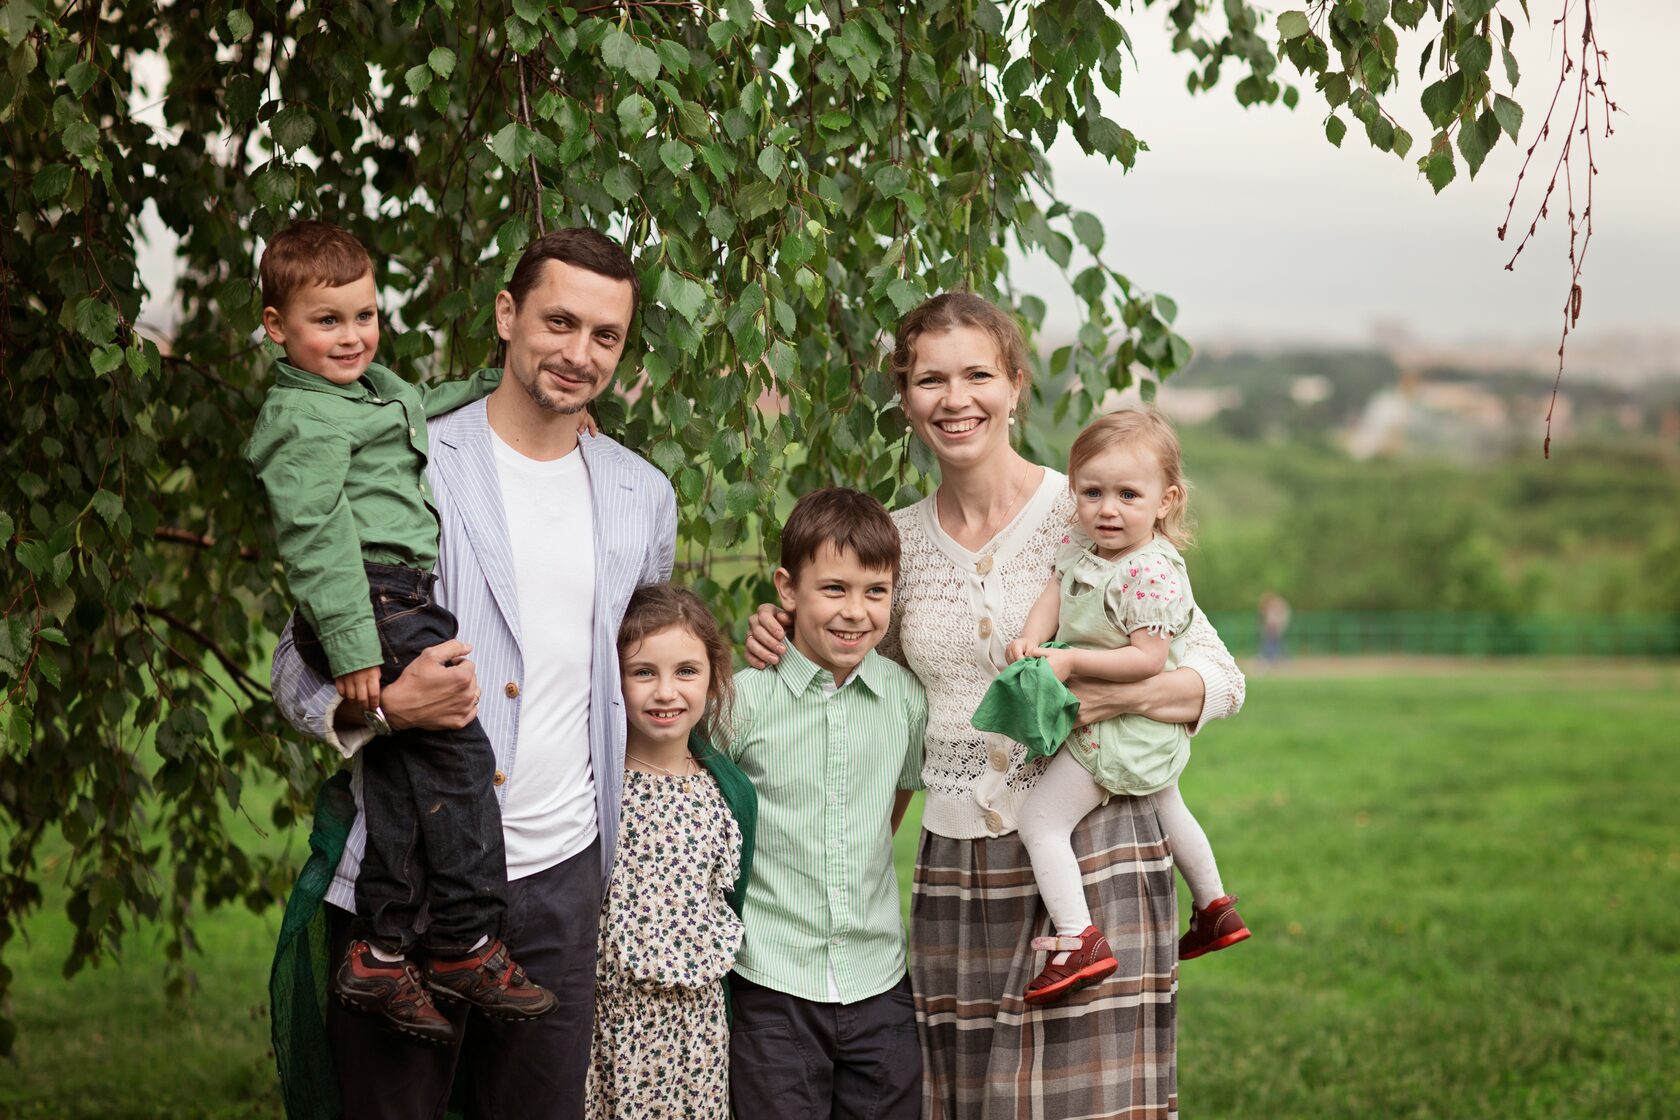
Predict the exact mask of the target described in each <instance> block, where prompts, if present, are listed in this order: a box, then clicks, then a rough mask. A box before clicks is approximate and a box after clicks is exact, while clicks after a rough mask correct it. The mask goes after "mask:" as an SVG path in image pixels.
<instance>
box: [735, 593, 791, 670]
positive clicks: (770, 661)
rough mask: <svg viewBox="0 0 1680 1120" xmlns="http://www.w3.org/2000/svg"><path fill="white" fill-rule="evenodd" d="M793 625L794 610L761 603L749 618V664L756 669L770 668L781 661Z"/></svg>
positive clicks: (747, 651) (747, 650)
mask: <svg viewBox="0 0 1680 1120" xmlns="http://www.w3.org/2000/svg"><path fill="white" fill-rule="evenodd" d="M792 625H793V612H792V611H784V610H782V609H781V608H780V607H776V606H773V605H771V604H770V603H760V604H759V605H758V609H757V610H756V611H754V612H753V613H752V614H751V615H750V616H748V618H747V649H746V653H747V664H748V665H751V666H752V667H753V668H754V669H769V668H772V667H773V666H775V665H776V664H777V663H778V662H780V661H781V659H782V654H784V653H786V652H787V645H786V644H785V643H786V641H787V632H788V627H790V626H792Z"/></svg>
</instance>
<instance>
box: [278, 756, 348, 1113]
mask: <svg viewBox="0 0 1680 1120" xmlns="http://www.w3.org/2000/svg"><path fill="white" fill-rule="evenodd" d="M355 819H356V801H355V798H354V797H353V796H352V795H351V793H350V771H348V770H340V771H339V772H338V773H336V774H334V775H333V776H332V777H330V778H328V779H327V780H326V781H325V782H324V783H322V785H321V790H320V792H319V793H317V794H316V795H315V826H314V828H312V829H311V830H310V832H309V858H308V860H306V861H305V862H304V865H303V870H302V871H301V872H299V874H298V878H297V884H296V885H295V886H293V887H292V894H291V897H290V898H288V899H287V900H286V915H285V917H284V918H282V919H281V920H280V941H279V944H278V945H277V946H276V947H275V950H274V967H273V968H272V969H270V971H269V975H268V998H269V1004H270V1012H271V1013H270V1016H269V1029H270V1031H271V1037H272V1038H273V1041H274V1064H275V1065H276V1066H277V1067H278V1068H279V1070H280V1097H281V1100H282V1101H283V1102H284V1104H285V1108H286V1116H287V1117H288V1120H337V1118H338V1117H339V1116H341V1115H343V1109H342V1107H341V1106H340V1104H339V1099H338V1078H337V1076H336V1074H335V1073H334V1072H333V1057H332V1051H331V1050H330V1049H329V1048H328V1043H327V999H328V998H329V997H328V995H327V982H328V980H329V979H330V978H331V975H332V965H333V962H332V960H331V959H330V957H329V947H328V944H327V913H326V906H325V902H326V897H327V887H328V886H329V885H330V884H331V883H332V878H333V870H334V869H335V868H337V867H338V861H339V857H341V856H342V855H343V854H344V841H345V838H346V837H348V836H349V835H350V825H351V823H352V822H354V821H355Z"/></svg>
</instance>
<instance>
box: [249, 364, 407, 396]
mask: <svg viewBox="0 0 1680 1120" xmlns="http://www.w3.org/2000/svg"><path fill="white" fill-rule="evenodd" d="M382 376H387V377H388V376H395V375H394V374H392V373H391V372H390V371H389V370H387V369H386V368H385V367H384V366H381V365H377V364H374V365H370V366H368V368H367V370H366V372H364V373H363V374H362V376H361V377H359V378H357V379H356V380H355V381H353V382H351V383H350V384H349V385H335V384H334V383H332V382H331V381H328V380H327V379H326V378H324V377H322V376H321V375H319V374H315V373H308V372H306V371H304V370H301V369H298V368H297V367H296V366H294V365H292V364H291V363H290V362H286V361H276V362H275V363H274V384H275V385H276V386H283V387H285V388H287V389H310V390H313V391H315V392H317V393H330V394H331V395H333V396H335V397H343V398H344V399H345V400H352V401H360V400H366V399H368V398H369V397H374V396H378V395H380V393H381V392H382V390H381V389H380V387H379V381H380V378H381V377H382ZM386 396H389V394H386Z"/></svg>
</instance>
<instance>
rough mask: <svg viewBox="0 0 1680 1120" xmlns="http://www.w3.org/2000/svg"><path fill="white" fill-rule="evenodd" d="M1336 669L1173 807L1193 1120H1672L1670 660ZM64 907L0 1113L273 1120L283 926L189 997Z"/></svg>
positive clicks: (36, 969)
mask: <svg viewBox="0 0 1680 1120" xmlns="http://www.w3.org/2000/svg"><path fill="white" fill-rule="evenodd" d="M1329 668H1330V667H1308V666H1298V667H1295V668H1294V669H1291V670H1289V671H1286V672H1284V673H1280V674H1276V675H1271V676H1264V677H1258V676H1257V677H1255V678H1253V679H1252V680H1251V683H1250V690H1249V700H1248V707H1247V709H1246V710H1245V711H1244V713H1243V715H1242V717H1241V718H1240V719H1238V720H1236V721H1234V722H1232V723H1231V724H1229V725H1227V726H1224V727H1215V728H1214V729H1213V730H1212V731H1210V732H1209V734H1208V735H1206V736H1204V737H1203V738H1201V739H1199V740H1198V741H1197V744H1196V751H1197V753H1196V757H1195V760H1194V762H1193V764H1192V765H1191V767H1190V769H1189V771H1188V773H1187V775H1186V779H1185V782H1184V789H1185V794H1186V797H1187V798H1188V800H1189V801H1190V804H1191V806H1192V808H1193V809H1195V811H1196V812H1197V814H1198V815H1199V816H1200V818H1201V819H1202V822H1203V824H1204V825H1205V827H1206V828H1207V830H1208V833H1209V835H1210V837H1211V838H1212V840H1213V842H1214V846H1215V849H1216V851H1217V852H1218V854H1219V858H1220V864H1221V869H1222V871H1223V872H1224V875H1225V880H1226V883H1227V885H1228V887H1230V889H1232V890H1233V891H1236V892H1237V893H1240V894H1241V895H1242V898H1243V914H1244V916H1245V917H1246V918H1247V919H1248V921H1249V923H1250V924H1251V925H1253V926H1254V927H1255V929H1256V936H1255V938H1254V939H1253V940H1251V941H1249V942H1247V943H1246V944H1244V945H1241V946H1239V947H1237V948H1234V949H1233V950H1231V951H1229V952H1226V953H1220V954H1216V955H1214V956H1211V957H1207V958H1203V959H1201V960H1197V961H1193V962H1190V963H1189V964H1187V965H1186V966H1185V967H1184V969H1183V972H1182V974H1181V977H1180V1027H1179V1053H1180V1068H1179V1091H1180V1098H1181V1102H1182V1110H1183V1114H1184V1115H1185V1116H1186V1117H1260V1118H1270V1117H1477V1118H1481V1117H1500V1118H1505V1117H1513V1118H1530V1117H1531V1118H1535V1120H1539V1118H1545V1120H1556V1118H1573V1117H1599V1116H1616V1117H1620V1118H1626V1117H1658V1116H1672V1115H1674V1114H1675V1109H1676V1107H1677V1106H1676V1104H1675V1102H1676V1101H1677V1100H1680V1062H1676V1061H1675V1059H1674V1055H1675V1054H1676V1053H1680V999H1677V996H1680V829H1677V827H1676V825H1677V823H1680V816H1677V811H1676V809H1675V806H1676V804H1680V731H1677V728H1680V665H1674V664H1665V665H1655V666H1654V665H1648V664H1647V665H1624V666H1615V665H1607V664H1604V663H1596V664H1590V665H1560V664H1549V665H1548V664H1534V663H1511V664H1492V665H1470V664H1451V663H1448V664H1440V663H1429V664H1411V663H1406V662H1385V663H1382V664H1381V665H1370V666H1366V669H1367V670H1368V671H1366V672H1363V673H1361V672H1352V673H1350V672H1347V671H1346V669H1345V667H1335V671H1321V670H1326V669H1329ZM913 836H914V832H913V830H909V829H907V830H906V831H905V834H904V835H903V836H902V837H901V842H900V845H899V847H900V852H899V855H900V868H901V874H902V876H903V881H904V882H905V884H906V886H907V885H908V882H909V874H908V866H909V861H910V860H911V859H912V858H913V851H912V848H913ZM294 843H295V841H294ZM60 909H61V907H60V904H59V901H58V900H54V901H53V902H52V903H51V904H50V905H49V909H48V911H47V912H45V913H43V914H41V915H40V916H38V917H37V918H36V919H35V920H33V921H32V922H31V924H30V927H29V940H28V942H27V943H24V944H19V945H14V946H13V947H12V948H11V950H10V952H9V954H8V958H9V959H8V963H9V964H10V966H11V967H12V968H13V969H14V971H15V972H16V973H17V984H16V997H15V1004H14V1012H15V1014H16V1016H17V1018H18V1020H19V1025H20V1028H21V1037H20V1038H19V1041H18V1048H17V1050H18V1057H17V1061H16V1062H15V1063H13V1064H6V1065H0V1117H78V1118H79V1117H88V1118H93V1117H100V1118H111V1120H115V1118H122V1117H154V1116H155V1117H169V1118H171V1120H187V1118H196V1117H269V1116H277V1115H279V1112H278V1109H277V1108H276V1106H275V1103H274V1096H275V1087H274V1074H273V1071H272V1067H271V1064H270V1059H269V1055H268V1049H267V1031H268V1023H267V1018H266V1013H265V1010H264V998H265V997H264V985H265V983H266V976H267V961H268V953H269V949H270V947H271V945H272V941H273V936H274V931H275V928H276V925H277V923H278V915H277V914H266V915H251V914H247V913H240V912H223V913H218V914H213V915H209V916H207V917H206V918H205V919H204V921H203V923H202V924H201V926H200V935H201V941H202V944H203V947H204V950H205V956H204V958H203V959H202V960H201V961H200V962H199V964H198V973H199V979H200V990H199V992H198V994H197V995H196V996H195V997H194V998H193V999H192V1001H191V1002H190V1004H189V1005H188V1006H187V1007H185V1008H173V1007H170V1006H169V1005H168V1004H167V1003H166V1002H165V1001H164V999H163V997H162V994H161V986H160V984H159V983H158V976H159V974H160V971H161V951H160V949H159V948H158V946H157V944H156V939H155V938H154V937H153V936H152V935H151V934H150V933H148V932H146V931H141V932H140V933H139V934H138V935H137V936H135V937H134V938H132V939H131V941H130V944H129V946H128V949H127V952H126V956H125V958H124V960H123V961H122V962H121V963H120V964H118V965H114V966H113V965H107V966H105V967H103V968H101V969H98V970H96V971H91V972H86V973H84V974H82V975H80V976H78V977H76V978H75V979H74V980H71V981H69V982H65V981H64V980H62V979H61V978H60V976H59V962H60V961H61V960H62V958H63V955H64V946H65V944H66V942H67V938H68V930H69V926H68V922H67V921H66V920H65V919H64V918H63V917H62V915H61V913H59V912H58V911H59V910H60Z"/></svg>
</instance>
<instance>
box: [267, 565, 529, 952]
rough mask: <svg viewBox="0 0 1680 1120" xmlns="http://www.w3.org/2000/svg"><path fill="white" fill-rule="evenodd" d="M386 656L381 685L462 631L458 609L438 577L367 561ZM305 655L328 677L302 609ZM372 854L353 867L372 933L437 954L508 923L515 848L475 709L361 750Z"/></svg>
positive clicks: (296, 625) (297, 625)
mask: <svg viewBox="0 0 1680 1120" xmlns="http://www.w3.org/2000/svg"><path fill="white" fill-rule="evenodd" d="M364 567H365V568H366V569H367V577H368V590H369V593H370V596H371V598H372V600H373V619H374V624H375V625H376V626H377V627H378V630H379V644H380V649H381V652H382V653H383V655H384V662H383V663H382V664H381V665H380V667H379V683H380V687H381V688H383V687H386V686H388V685H390V683H391V682H392V681H394V680H396V679H397V678H398V677H399V676H401V675H402V671H403V670H404V669H405V668H407V667H408V664H409V662H411V661H413V660H414V659H415V658H416V657H417V656H419V654H420V652H421V651H422V650H424V649H426V648H427V647H429V646H434V645H437V644H438V643H439V642H446V641H448V640H449V639H451V638H453V637H455V633H456V624H455V617H454V616H453V615H451V614H450V613H449V612H448V611H446V610H444V609H443V608H442V607H441V606H439V605H438V603H437V600H435V599H434V598H433V597H432V587H433V585H434V584H435V583H436V582H437V577H436V576H434V575H433V574H432V573H430V572H423V571H419V570H417V569H414V568H404V567H398V566H395V565H391V564H372V563H369V564H365V565H364ZM292 625H293V635H294V639H295V641H296V644H297V650H298V654H299V655H300V656H301V657H302V658H303V660H304V661H305V662H306V663H307V664H308V665H309V666H310V668H312V669H314V670H315V671H316V672H318V673H320V674H321V675H322V676H324V677H327V678H328V679H331V677H332V675H333V674H332V672H331V670H330V669H329V667H328V665H327V659H326V654H325V652H324V651H323V650H322V649H321V643H320V640H319V639H318V638H317V637H316V635H315V632H314V631H313V630H312V629H311V628H310V626H309V624H308V622H307V621H306V620H305V619H304V618H303V617H302V615H297V616H295V617H294V619H293V624H292ZM361 758H362V813H363V815H364V817H365V818H366V823H367V853H366V855H365V856H364V857H363V859H362V866H361V871H360V873H359V874H358V875H357V877H356V913H357V916H358V917H359V918H360V919H361V921H362V922H363V923H365V927H364V928H365V930H366V932H367V934H368V936H369V938H370V940H372V942H373V943H374V944H375V945H377V946H379V947H380V948H381V949H384V950H386V951H387V952H400V953H404V954H407V953H408V952H409V951H410V950H411V949H412V948H413V946H414V944H415V942H416V932H415V926H416V924H417V923H418V921H419V919H420V910H421V906H422V905H424V906H425V907H426V912H427V918H428V922H427V925H426V929H425V935H424V938H423V941H424V944H425V946H426V949H427V950H428V951H429V952H431V953H432V954H433V955H437V956H461V955H464V954H465V953H466V952H468V951H469V950H470V949H471V948H472V947H473V945H474V944H475V943H476V942H477V941H478V940H479V939H480V938H481V937H482V936H484V935H486V934H488V935H491V936H498V935H499V934H500V933H501V927H502V921H503V916H504V914H505V913H506V910H507V857H506V853H505V852H504V850H503V847H502V814H501V809H500V807H499V805H498V804H497V802H496V789H495V785H494V784H493V777H494V775H495V772H496V756H495V752H494V751H493V750H492V749H491V746H490V740H489V738H488V737H486V736H485V734H484V730H483V728H481V727H480V726H479V724H478V721H477V720H476V719H475V720H473V721H472V722H471V723H469V724H468V725H467V726H466V727H463V728H461V729H460V730H459V731H427V730H423V729H421V728H405V729H403V730H401V731H396V732H393V733H392V734H390V735H383V736H379V737H378V738H375V739H374V740H373V741H372V742H370V743H368V744H367V745H366V746H365V747H363V748H362V750H361Z"/></svg>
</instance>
